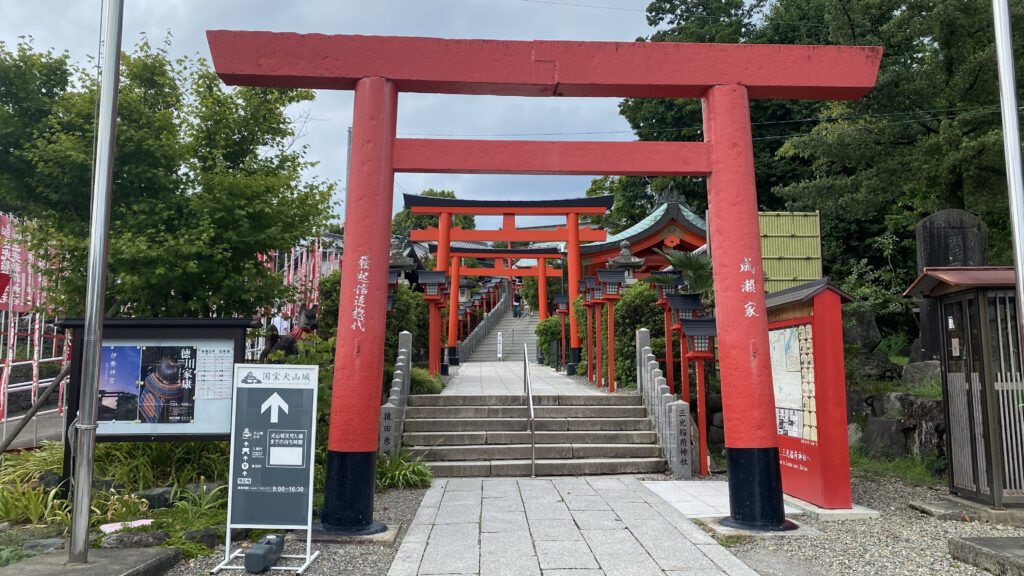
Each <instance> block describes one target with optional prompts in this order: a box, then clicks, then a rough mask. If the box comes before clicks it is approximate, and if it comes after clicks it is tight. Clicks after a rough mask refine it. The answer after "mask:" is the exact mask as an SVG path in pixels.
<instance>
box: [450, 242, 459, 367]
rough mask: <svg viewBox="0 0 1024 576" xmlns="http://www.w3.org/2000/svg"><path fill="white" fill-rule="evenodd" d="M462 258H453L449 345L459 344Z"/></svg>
mask: <svg viewBox="0 0 1024 576" xmlns="http://www.w3.org/2000/svg"><path fill="white" fill-rule="evenodd" d="M461 269H462V258H461V257H455V258H452V267H451V272H449V274H448V276H449V281H450V282H451V294H449V295H448V347H449V348H452V347H455V346H458V345H459V318H458V317H459V276H460V275H461Z"/></svg>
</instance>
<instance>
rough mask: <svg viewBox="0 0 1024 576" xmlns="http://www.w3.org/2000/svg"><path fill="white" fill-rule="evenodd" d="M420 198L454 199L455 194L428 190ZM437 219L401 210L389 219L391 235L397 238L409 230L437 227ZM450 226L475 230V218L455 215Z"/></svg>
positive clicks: (405, 209)
mask: <svg viewBox="0 0 1024 576" xmlns="http://www.w3.org/2000/svg"><path fill="white" fill-rule="evenodd" d="M420 196H432V197H434V198H451V199H454V198H455V192H452V191H451V190H434V189H433V188H428V189H426V190H424V191H423V192H421V193H420ZM437 224H438V217H437V216H428V215H426V214H413V213H412V210H409V209H408V208H403V209H402V211H401V212H399V213H398V214H395V215H394V217H393V218H391V233H392V234H396V235H399V236H403V235H405V234H408V233H409V231H410V230H424V229H426V228H427V227H428V226H434V227H437ZM452 226H453V227H455V226H461V227H462V228H463V229H464V230H476V218H475V217H474V216H472V215H470V214H457V215H455V216H454V217H453V218H452Z"/></svg>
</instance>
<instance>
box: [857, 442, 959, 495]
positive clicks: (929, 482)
mask: <svg viewBox="0 0 1024 576" xmlns="http://www.w3.org/2000/svg"><path fill="white" fill-rule="evenodd" d="M850 469H851V470H852V471H853V473H854V474H856V475H857V476H863V477H866V478H898V479H900V480H902V481H904V482H906V483H907V484H912V485H914V486H934V485H935V484H938V483H939V479H938V478H936V477H935V476H933V475H932V473H931V470H932V469H934V466H933V465H932V463H930V462H926V461H924V460H922V459H920V458H918V457H916V456H904V457H902V458H897V459H895V460H883V459H877V458H869V457H868V455H867V451H866V450H865V448H864V447H863V446H857V447H854V448H851V449H850Z"/></svg>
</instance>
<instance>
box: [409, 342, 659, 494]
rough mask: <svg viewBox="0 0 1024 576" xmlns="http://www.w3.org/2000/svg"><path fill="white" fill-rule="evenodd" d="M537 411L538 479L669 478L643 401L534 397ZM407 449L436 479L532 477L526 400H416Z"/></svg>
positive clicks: (436, 397)
mask: <svg viewBox="0 0 1024 576" xmlns="http://www.w3.org/2000/svg"><path fill="white" fill-rule="evenodd" d="M520 355H521V354H520ZM534 406H535V415H536V420H535V424H536V430H537V432H536V444H537V475H538V476H554V475H584V474H634V473H652V472H654V473H656V472H663V471H664V470H665V459H664V458H663V457H662V454H661V448H660V447H659V446H658V444H657V437H656V434H655V432H654V431H653V430H652V428H651V421H650V419H649V418H648V417H647V409H646V408H644V406H643V405H642V404H641V401H640V397H639V396H635V395H621V396H618V395H616V396H608V395H601V394H593V395H557V396H555V395H550V396H534ZM403 443H404V445H405V446H406V447H407V448H408V449H409V451H410V452H411V453H412V454H413V455H416V456H423V459H424V460H425V461H426V462H427V464H428V465H430V467H431V469H432V470H433V471H434V474H435V475H436V476H449V477H450V476H529V474H530V432H529V422H528V420H527V408H526V406H525V401H524V398H523V396H522V395H509V396H471V395H455V394H453V395H422V396H420V395H417V396H410V397H409V402H408V405H407V407H406V409H405V434H404V436H403Z"/></svg>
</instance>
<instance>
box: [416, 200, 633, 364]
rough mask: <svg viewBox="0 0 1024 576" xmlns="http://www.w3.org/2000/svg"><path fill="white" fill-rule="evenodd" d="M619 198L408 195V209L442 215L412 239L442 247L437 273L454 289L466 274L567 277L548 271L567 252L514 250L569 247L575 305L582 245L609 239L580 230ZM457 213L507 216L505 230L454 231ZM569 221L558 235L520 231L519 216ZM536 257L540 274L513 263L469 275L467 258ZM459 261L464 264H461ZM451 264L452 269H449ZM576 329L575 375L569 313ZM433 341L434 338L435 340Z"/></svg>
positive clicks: (451, 340)
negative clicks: (469, 243) (466, 245)
mask: <svg viewBox="0 0 1024 576" xmlns="http://www.w3.org/2000/svg"><path fill="white" fill-rule="evenodd" d="M614 201H615V198H614V197H612V196H598V197H594V198H575V199H569V200H537V201H532V200H530V201H524V200H459V199H455V198H438V197H433V196H413V195H411V194H406V195H405V207H406V208H408V209H409V210H410V211H411V212H412V213H413V214H423V215H436V216H438V227H437V228H434V227H429V228H428V229H426V230H413V231H411V232H410V235H409V237H410V239H411V240H414V241H434V242H437V264H436V269H437V270H441V271H447V270H450V275H451V280H452V283H453V285H454V284H455V283H457V282H458V280H459V276H460V275H467V276H468V275H483V274H487V275H490V276H502V275H503V276H506V277H508V278H511V277H513V276H538V280H540V279H541V278H547V277H548V276H558V275H560V274H561V273H560V272H559V271H557V270H554V269H551V270H549V269H548V268H547V261H548V260H550V259H556V260H561V258H562V253H561V252H560V251H558V250H556V249H554V248H520V249H517V248H511V245H512V242H548V241H556V242H564V243H565V246H566V248H565V252H566V255H567V258H566V260H567V264H568V273H569V298H570V301H571V300H572V299H574V298H576V295H577V293H578V291H577V285H578V281H579V279H580V278H581V277H582V276H581V275H580V242H581V241H584V240H603V239H604V238H605V236H606V233H605V231H604V230H596V229H593V228H590V227H582V228H581V227H580V224H579V220H580V216H581V215H583V216H587V215H599V214H604V213H606V212H607V211H608V210H609V209H611V207H612V204H613V203H614ZM457 214H471V215H474V216H483V215H493V216H498V215H500V216H501V217H502V227H501V228H500V229H498V230H463V229H462V228H461V227H455V228H452V225H451V224H452V218H453V217H454V216H455V215H457ZM522 215H531V216H564V217H565V219H566V225H565V226H564V227H561V226H560V227H558V228H556V229H555V230H524V229H518V228H516V216H522ZM455 240H473V241H478V242H506V243H507V244H508V246H509V248H507V249H487V250H484V249H480V250H472V249H456V248H452V247H451V243H452V241H455ZM521 257H532V258H536V259H537V269H536V270H535V271H526V270H523V271H516V270H515V269H513V267H512V265H511V263H509V264H508V265H507V266H505V265H504V264H503V265H502V266H497V265H496V266H495V267H493V268H468V269H465V270H463V269H462V265H461V259H462V258H494V259H500V260H496V263H497V262H498V261H502V262H503V261H504V260H505V259H508V258H521ZM457 260H458V262H456V261H457ZM449 261H450V264H449ZM537 289H538V300H539V310H538V313H539V315H540V319H541V320H543V319H545V318H546V317H547V314H548V312H547V306H546V304H547V282H541V281H538V282H537ZM456 305H457V304H455V303H453V304H452V306H453V310H452V311H449V318H450V319H451V318H452V312H453V311H454V306H456ZM569 324H570V330H569V335H570V341H571V344H570V348H571V352H570V353H571V355H572V358H571V359H570V363H569V364H568V365H567V366H569V373H570V374H573V373H574V368H575V366H576V364H577V363H578V362H579V358H580V342H579V327H578V322H577V318H576V315H575V313H573V311H572V310H571V309H570V311H569ZM452 327H453V321H452V320H449V327H448V363H449V364H450V365H452V366H455V365H458V363H459V358H458V340H457V337H456V336H454V335H455V334H457V333H458V331H457V330H453V329H452ZM431 341H433V335H432V336H431Z"/></svg>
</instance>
